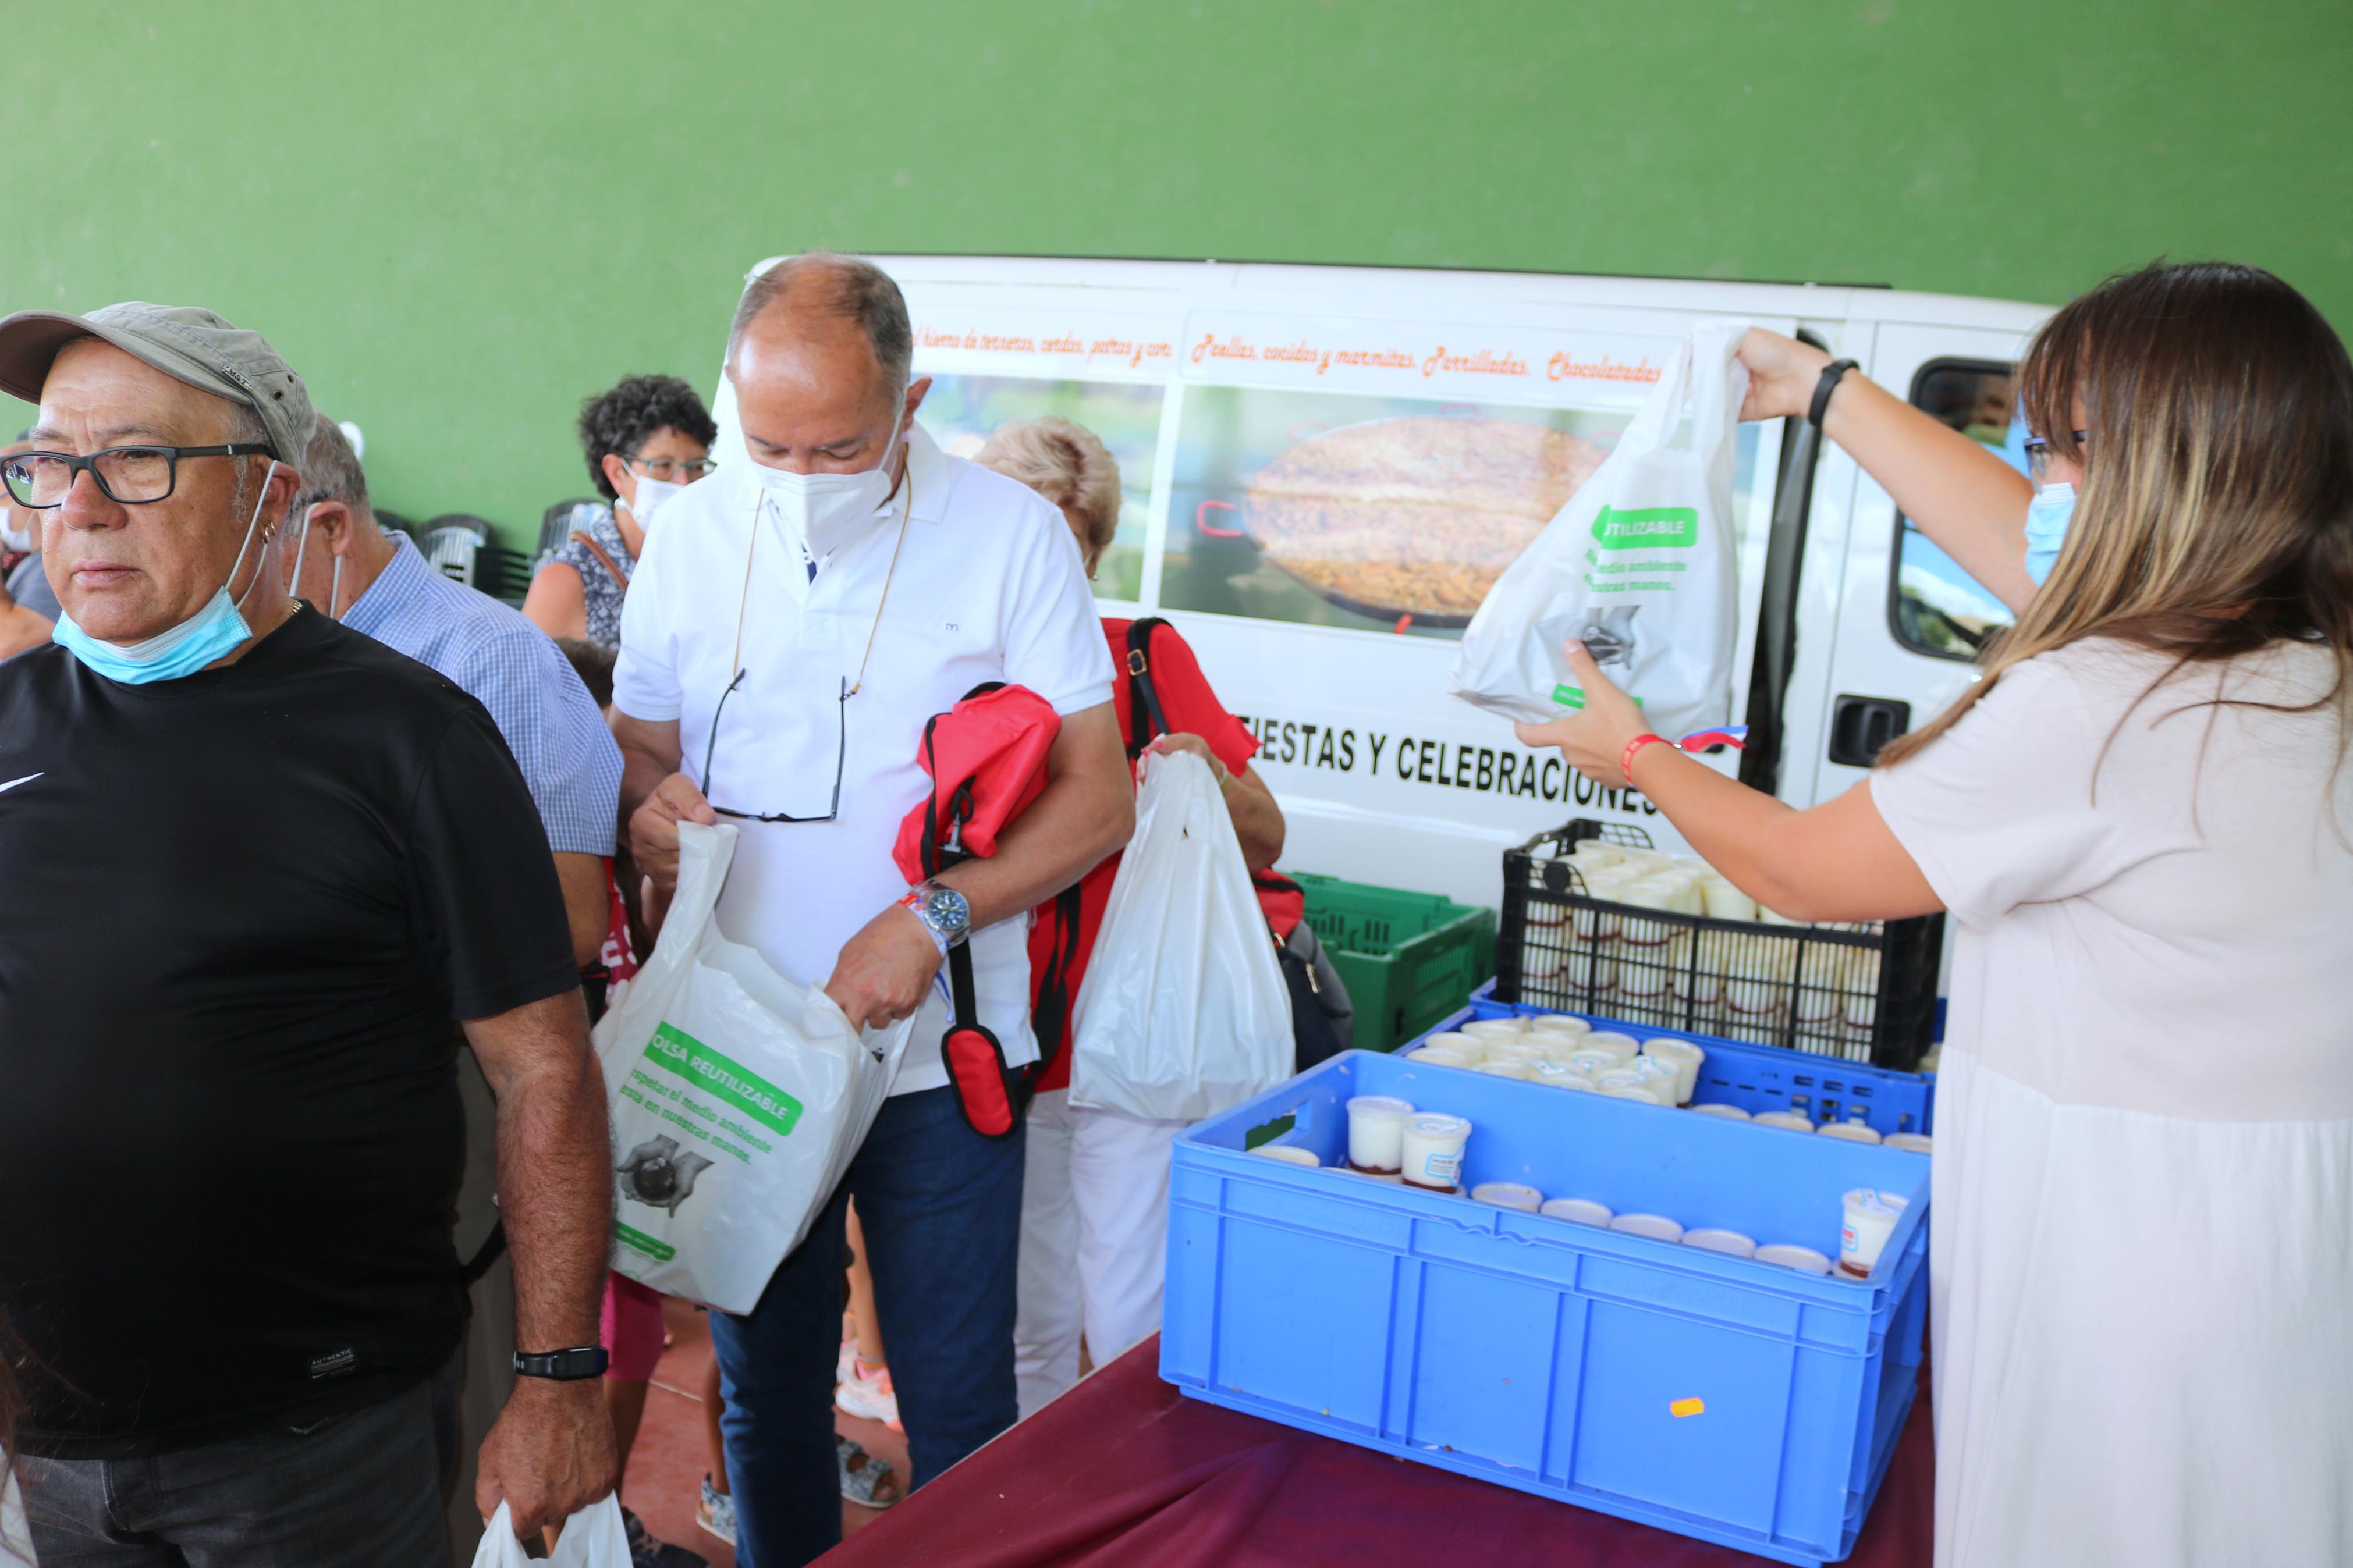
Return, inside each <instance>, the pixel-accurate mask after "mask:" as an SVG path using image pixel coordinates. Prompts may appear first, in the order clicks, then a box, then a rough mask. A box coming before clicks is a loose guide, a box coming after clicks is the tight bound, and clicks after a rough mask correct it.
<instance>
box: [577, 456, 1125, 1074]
mask: <svg viewBox="0 0 2353 1568" xmlns="http://www.w3.org/2000/svg"><path fill="white" fill-rule="evenodd" d="M907 476H908V479H909V480H911V481H912V482H913V495H912V498H911V497H910V496H909V494H908V492H907V489H906V487H905V485H904V484H902V487H901V489H900V491H899V492H898V493H897V494H894V495H893V496H892V498H891V500H889V501H888V502H886V503H885V504H884V506H883V507H882V508H881V510H878V511H877V512H876V513H875V514H874V518H873V520H872V521H871V523H870V524H869V525H868V527H867V528H866V530H865V531H863V532H861V533H860V534H859V535H858V536H857V537H855V538H853V539H851V540H850V541H849V542H847V543H845V544H843V545H841V546H840V547H839V548H838V549H836V550H835V551H834V552H833V553H832V554H831V555H830V556H828V557H827V558H826V559H825V560H824V561H822V562H820V563H818V572H817V575H816V578H815V579H814V580H812V579H811V578H810V576H809V574H808V568H807V562H806V560H805V558H804V557H803V556H802V554H801V553H800V548H799V545H798V543H797V542H796V541H794V540H793V539H792V538H791V537H790V536H788V535H787V534H786V532H785V531H784V529H783V526H782V524H781V522H780V521H778V519H777V516H776V510H775V508H774V507H773V506H772V505H770V504H768V503H767V501H766V497H765V491H764V490H763V489H761V487H760V484H759V481H758V480H757V479H756V478H754V475H753V472H752V465H751V463H750V461H749V460H748V459H744V460H741V461H736V462H731V463H729V464H727V465H725V466H724V467H723V468H721V469H720V471H719V472H718V473H716V474H713V475H712V477H711V478H710V479H706V480H704V481H703V482H702V483H701V484H698V485H694V486H692V487H691V488H690V489H687V490H686V491H685V492H684V493H683V494H681V495H679V496H676V497H673V498H672V499H671V500H670V501H669V502H668V503H666V504H665V505H664V506H663V508H662V515H661V526H660V527H659V528H658V529H655V530H653V531H651V532H650V534H649V537H648V541H647V546H646V552H645V555H644V556H643V558H642V559H640V560H639V561H638V568H637V573H636V575H635V577H634V580H633V581H632V582H631V583H630V584H629V596H628V600H627V602H626V603H625V604H624V605H623V607H622V611H621V651H620V658H619V662H618V664H617V667H616V668H615V669H614V671H613V703H614V706H615V707H617V708H618V709H619V710H621V711H622V712H624V713H627V714H628V715H629V716H630V717H632V718H636V719H643V720H647V721H652V722H660V721H665V720H670V719H675V720H677V721H679V738H680V741H681V752H682V755H683V757H684V759H685V760H684V763H683V769H684V771H685V773H687V774H688V776H690V777H691V778H692V779H693V780H694V781H695V782H696V783H697V784H704V775H703V757H704V753H705V750H706V748H710V750H711V752H712V762H711V772H710V778H709V782H708V784H707V787H706V794H707V795H708V796H709V798H710V800H711V801H712V805H721V806H725V807H728V808H730V809H732V810H734V811H738V812H744V813H752V814H758V815H763V816H768V815H776V814H778V813H787V814H790V815H792V816H824V815H825V813H826V812H827V810H828V808H829V806H830V805H831V802H832V796H833V774H834V761H835V758H836V756H837V755H839V756H840V758H841V760H842V765H841V808H840V816H839V817H838V818H837V819H835V820H834V821H831V822H779V823H761V822H738V823H736V826H740V827H741V828H742V829H743V835H742V837H741V838H740V839H739V840H738V842H737V845H736V850H735V862H734V866H733V869H732V870H731V871H730V873H729V875H728V879H727V888H726V890H725V892H724V893H723V894H722V895H721V897H720V900H719V915H718V919H719V927H720V930H721V931H723V932H724V933H725V934H726V935H727V936H728V937H729V938H730V939H731V940H733V941H735V942H743V943H744V944H745V945H746V946H750V947H754V948H756V949H758V950H759V952H760V953H761V955H762V956H763V957H765V959H767V961H768V962H769V963H771V964H773V965H775V966H776V969H777V970H778V971H779V972H780V973H783V974H785V975H786V976H787V977H788V978H790V979H792V980H793V981H794V982H796V983H797V984H802V985H818V984H823V982H824V981H825V980H826V978H827V977H828V975H830V974H831V973H833V968H834V961H835V960H836V959H837V958H838V957H839V955H840V952H841V949H842V945H843V944H844V943H845V942H848V941H849V939H850V937H851V936H853V935H854V934H856V933H857V931H859V929H860V927H862V926H863V925H865V924H866V922H867V921H870V920H872V919H873V918H874V916H875V915H877V914H878V913H880V912H881V910H883V909H885V908H886V907H888V906H889V905H890V904H891V903H892V901H893V900H896V899H898V898H899V897H900V896H901V895H902V894H904V893H905V892H906V890H907V881H906V879H905V878H904V877H903V876H902V875H901V873H900V871H899V868H898V865H897V862H896V861H894V860H893V859H892V853H891V851H892V845H893V843H894V841H895V840H896V838H897V837H898V832H899V823H900V821H901V819H902V818H903V817H904V816H906V815H907V813H908V811H909V810H910V809H912V808H913V807H914V806H915V805H918V804H920V803H921V802H922V800H923V795H924V792H925V790H926V788H927V786H928V780H927V778H926V777H925V775H924V773H923V769H922V768H921V767H920V766H918V765H917V763H916V761H915V749H916V746H917V744H918V742H920V741H921V740H922V737H923V724H924V721H927V720H929V719H930V718H931V717H932V716H933V715H934V714H935V713H944V712H945V711H946V710H948V709H950V708H952V707H954V706H955V702H956V700H957V699H958V698H961V697H962V696H964V694H965V692H967V691H969V690H971V689H973V688H974V687H976V686H977V685H979V684H980V683H981V682H983V681H986V680H1002V681H1007V682H1009V683H1012V684H1016V685H1020V686H1026V687H1028V688H1029V689H1031V690H1033V691H1035V692H1037V693H1038V694H1039V696H1040V697H1043V698H1044V699H1045V700H1047V701H1049V702H1050V703H1052V704H1053V706H1054V710H1055V711H1056V712H1058V713H1060V714H1063V715H1064V716H1066V717H1067V716H1068V715H1070V714H1072V713H1077V712H1080V711H1082V710H1085V709H1089V708H1093V707H1096V706H1098V705H1100V704H1102V703H1105V702H1108V701H1110V700H1111V681H1112V668H1111V656H1110V650H1109V648H1108V647H1107V646H1106V645H1105V644H1104V642H1103V628H1102V622H1101V621H1099V620H1098V619H1097V618H1096V615H1095V606H1094V599H1093V597H1092V595H1091V594H1089V592H1088V590H1087V581H1086V573H1085V571H1084V569H1083V568H1082V565H1081V563H1080V560H1079V549H1078V543H1077V541H1076V540H1074V539H1073V538H1072V537H1071V530H1070V525H1069V524H1068V523H1067V522H1066V521H1064V520H1063V518H1062V514H1061V513H1060V511H1059V510H1056V509H1055V508H1054V507H1053V506H1052V505H1051V504H1050V503H1049V502H1048V501H1046V500H1044V499H1043V498H1041V497H1039V495H1038V494H1037V493H1036V492H1035V491H1032V490H1030V489H1028V488H1027V487H1025V486H1023V485H1020V484H1018V483H1016V482H1015V481H1014V480H1012V479H1007V478H1005V477H1004V476H1003V475H1001V474H997V473H993V472H991V471H990V470H988V469H987V468H981V467H979V466H978V465H976V464H974V463H969V462H966V461H965V460H964V459H962V458H951V457H949V456H948V455H947V454H946V453H944V452H943V451H941V450H940V449H939V447H938V446H937V445H935V444H934V442H933V440H932V438H931V437H929V436H928V435H926V434H925V433H924V432H923V429H922V428H921V427H920V426H918V427H916V428H914V429H913V431H912V433H911V436H910V438H909V440H908V443H907ZM902 510H904V512H905V515H906V519H907V521H906V526H905V534H906V542H905V544H904V546H903V548H901V549H900V551H899V561H898V566H897V570H896V572H895V573H893V572H892V564H891V562H892V551H893V548H894V546H897V545H898V543H899V535H900V532H901V528H900V518H901V515H902ZM755 528H756V529H757V531H758V538H757V540H756V542H755V541H754V537H753V534H754V529H755ZM747 558H748V563H749V566H750V581H749V584H748V585H747V584H746V581H745V566H746V563H747ZM886 577H887V578H888V579H889V582H890V593H889V597H888V601H887V603H886V602H885V600H884V596H883V584H884V581H885V579H886ZM747 587H748V591H747ZM739 607H740V611H741V616H740V620H741V628H742V629H741V636H742V639H743V642H742V648H743V651H742V656H741V661H740V665H741V668H743V670H744V679H743V684H742V685H741V686H739V687H737V688H736V689H735V692H734V694H733V696H731V697H729V698H728V699H727V702H726V707H725V710H724V711H723V712H720V713H719V715H718V722H719V732H718V738H717V743H716V745H715V747H713V746H712V716H713V713H714V710H718V707H719V699H720V695H721V693H722V692H723V691H725V690H726V689H727V685H728V682H729V680H730V679H732V678H733V675H734V672H735V670H736V668H738V662H737V658H736V653H735V648H736V638H737V635H738V630H737V628H738V620H739V615H738V612H739ZM878 608H879V610H880V619H879V620H878V618H877V611H878ZM870 632H871V636H872V639H873V651H872V654H871V656H868V655H867V654H866V647H867V640H868V637H869V634H870ZM861 658H865V660H866V668H865V678H864V680H863V682H862V683H860V677H859V665H860V659H861ZM845 681H846V682H848V683H849V684H850V685H855V686H857V687H858V692H857V694H856V695H855V696H853V697H851V698H850V699H849V700H848V701H847V702H843V701H841V700H839V692H840V690H841V689H842V686H843V684H844V682H845ZM845 737H846V744H845ZM720 820H721V821H723V822H728V821H733V820H734V819H733V818H729V817H722V818H721V819H720ZM971 942H972V958H973V978H974V982H975V984H976V989H977V991H978V994H979V1004H980V1015H981V1022H982V1023H984V1024H986V1025H987V1026H988V1027H989V1029H990V1030H992V1031H993V1032H994V1033H995V1034H996V1036H997V1039H998V1040H999V1041H1000V1042H1002V1044H1003V1045H1004V1047H1005V1055H1006V1059H1007V1061H1008V1062H1010V1063H1013V1064H1015V1065H1018V1064H1020V1063H1022V1062H1027V1061H1033V1060H1035V1059H1036V1058H1037V1054H1038V1045H1037V1037H1035V1036H1034V1035H1033V1034H1031V1032H1030V1029H1029V947H1028V942H1029V917H1028V916H1027V915H1026V914H1024V915H1022V916H1020V917H1018V918H1016V919H1011V920H1006V921H999V922H997V924H995V925H993V926H989V927H987V928H985V929H983V930H981V931H975V932H974V933H973V936H972V939H971ZM944 978H945V970H944V969H943V971H942V979H943V981H944ZM948 1022H949V1008H948V1004H947V996H946V992H945V989H944V985H943V984H935V985H934V987H933V990H932V995H931V998H930V1000H929V1001H928V1002H926V1003H925V1004H924V1006H923V1012H922V1013H921V1014H920V1015H919V1016H917V1018H916V1022H915V1031H914V1034H913V1037H912V1038H911V1039H910V1041H909V1043H908V1047H907V1054H906V1058H905V1062H904V1065H903V1066H902V1068H900V1071H899V1081H898V1085H897V1087H896V1088H895V1089H893V1090H892V1092H893V1093H895V1094H910V1093H913V1092H915V1091H916V1090H919V1089H937V1088H940V1087H941V1086H943V1085H944V1084H945V1083H946V1082H947V1071H946V1068H944V1066H943V1064H942V1063H941V1060H940V1053H939V1042H940V1037H942V1036H943V1035H944V1034H945V1033H946V1031H947V1026H948Z"/></svg>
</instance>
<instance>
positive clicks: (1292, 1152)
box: [1250, 1143, 1324, 1169]
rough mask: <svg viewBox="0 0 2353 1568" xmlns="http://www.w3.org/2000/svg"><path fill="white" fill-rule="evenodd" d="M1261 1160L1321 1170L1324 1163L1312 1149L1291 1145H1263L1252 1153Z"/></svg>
mask: <svg viewBox="0 0 2353 1568" xmlns="http://www.w3.org/2000/svg"><path fill="white" fill-rule="evenodd" d="M1250 1152H1251V1153H1253V1154H1255V1155H1257V1156H1258V1157H1259V1158H1260V1159H1261V1160H1280V1161H1281V1162H1282V1163H1284V1164H1286V1165H1307V1166H1310V1167H1314V1168H1317V1169H1320V1168H1322V1166H1323V1163H1324V1162H1323V1161H1321V1160H1319V1159H1317V1158H1316V1157H1315V1152H1314V1150H1312V1149H1302V1148H1299V1147H1298V1146H1297V1145H1295V1144H1291V1143H1261V1144H1260V1145H1259V1146H1258V1147H1257V1148H1255V1149H1253V1150H1251V1151H1250Z"/></svg>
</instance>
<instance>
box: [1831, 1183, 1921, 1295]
mask: <svg viewBox="0 0 2353 1568" xmlns="http://www.w3.org/2000/svg"><path fill="white" fill-rule="evenodd" d="M1910 1205H1911V1200H1910V1199H1909V1198H1905V1197H1901V1196H1898V1195H1897V1194H1894V1193H1883V1192H1881V1191H1879V1190H1878V1189H1876V1188H1873V1187H1857V1188H1856V1189H1855V1190H1854V1191H1852V1192H1851V1193H1849V1194H1846V1220H1845V1223H1844V1224H1843V1225H1842V1226H1840V1228H1839V1272H1840V1273H1841V1274H1846V1275H1850V1276H1852V1278H1854V1279H1869V1278H1870V1277H1871V1271H1872V1270H1873V1268H1877V1267H1878V1266H1879V1255H1880V1254H1881V1253H1882V1252H1883V1251H1885V1250H1886V1248H1887V1238H1888V1237H1891V1236H1893V1235H1894V1234H1895V1222H1896V1221H1898V1220H1900V1219H1902V1218H1903V1217H1904V1211H1905V1209H1906V1208H1908V1207H1909V1206H1910Z"/></svg>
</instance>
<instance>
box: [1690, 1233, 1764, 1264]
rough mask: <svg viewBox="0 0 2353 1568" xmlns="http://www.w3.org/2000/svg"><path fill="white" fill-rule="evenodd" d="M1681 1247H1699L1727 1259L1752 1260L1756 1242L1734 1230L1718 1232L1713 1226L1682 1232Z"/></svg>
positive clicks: (1753, 1238) (1754, 1239)
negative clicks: (1717, 1253)
mask: <svg viewBox="0 0 2353 1568" xmlns="http://www.w3.org/2000/svg"><path fill="white" fill-rule="evenodd" d="M1683 1245H1684V1246H1685V1247H1700V1248H1703V1249H1704V1250H1705V1251H1708V1252H1721V1253H1723V1254H1724V1255H1725V1257H1727V1258H1752V1257H1754V1256H1756V1252H1757V1240H1756V1238H1755V1237H1747V1236H1743V1235H1741V1234H1740V1233H1739V1232H1738V1231H1736V1230H1720V1229H1717V1228H1715V1227H1714V1226H1704V1227H1702V1228H1701V1229H1698V1230H1687V1231H1685V1232H1683Z"/></svg>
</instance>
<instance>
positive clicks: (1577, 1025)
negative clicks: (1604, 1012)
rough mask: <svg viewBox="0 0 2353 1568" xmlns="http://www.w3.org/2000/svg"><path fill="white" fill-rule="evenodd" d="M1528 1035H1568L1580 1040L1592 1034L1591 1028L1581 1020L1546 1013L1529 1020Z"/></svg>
mask: <svg viewBox="0 0 2353 1568" xmlns="http://www.w3.org/2000/svg"><path fill="white" fill-rule="evenodd" d="M1528 1033H1529V1034H1531V1035H1568V1036H1571V1037H1577V1038H1582V1037H1585V1036H1587V1035H1589V1034H1591V1033H1593V1026H1592V1025H1590V1024H1588V1023H1587V1022H1586V1021H1585V1020H1584V1019H1582V1018H1576V1017H1571V1016H1569V1015H1568V1014H1567V1013H1546V1014H1545V1015H1544V1016H1542V1017H1538V1018H1531V1019H1529V1020H1528Z"/></svg>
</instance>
